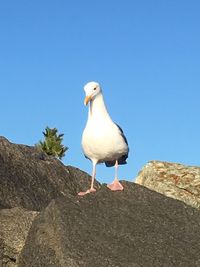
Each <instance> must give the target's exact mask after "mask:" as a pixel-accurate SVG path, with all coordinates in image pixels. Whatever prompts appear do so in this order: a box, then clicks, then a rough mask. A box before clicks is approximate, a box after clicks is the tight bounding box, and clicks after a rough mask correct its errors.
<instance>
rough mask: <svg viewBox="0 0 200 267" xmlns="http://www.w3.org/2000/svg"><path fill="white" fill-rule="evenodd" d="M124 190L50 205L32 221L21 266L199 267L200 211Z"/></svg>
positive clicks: (132, 187) (132, 188)
mask: <svg viewBox="0 0 200 267" xmlns="http://www.w3.org/2000/svg"><path fill="white" fill-rule="evenodd" d="M123 185H124V188H125V190H124V191H123V192H111V191H109V190H108V189H107V188H106V187H102V188H101V189H100V190H99V191H97V193H95V194H90V195H86V196H85V197H83V198H80V197H73V196H70V195H69V196H67V197H62V198H59V199H57V200H53V201H52V202H51V203H50V204H49V206H48V207H47V208H46V209H45V210H44V211H42V212H41V213H40V215H38V216H37V218H36V219H35V221H34V222H33V224H32V227H31V230H30V231H29V234H28V237H27V240H26V244H25V246H24V249H23V251H22V254H21V256H20V261H19V267H27V266H28V267H33V266H34V267H39V266H42V267H83V266H84V267H94V266H95V267H100V266H101V267H107V266H108V267H141V266H144V267H153V266H156V267H172V266H174V267H175V266H176V267H180V266H181V267H186V266H190V267H193V266H197V267H198V266H200V254H199V251H200V242H199V241H200V212H199V211H198V210H197V209H194V208H192V207H190V206H187V205H185V204H184V203H183V202H180V201H177V200H174V199H171V198H167V197H165V196H163V195H161V194H158V193H156V192H154V191H151V190H149V189H147V188H145V187H142V186H140V185H137V184H134V183H130V182H129V183H128V182H123Z"/></svg>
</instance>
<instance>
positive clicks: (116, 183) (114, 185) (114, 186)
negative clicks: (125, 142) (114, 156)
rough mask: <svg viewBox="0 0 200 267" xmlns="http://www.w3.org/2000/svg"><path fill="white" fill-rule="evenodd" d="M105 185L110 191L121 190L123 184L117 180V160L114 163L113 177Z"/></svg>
mask: <svg viewBox="0 0 200 267" xmlns="http://www.w3.org/2000/svg"><path fill="white" fill-rule="evenodd" d="M107 187H108V188H109V189H110V190H112V191H122V190H123V189H124V188H123V185H122V184H121V183H120V182H119V179H118V161H117V160H116V163H115V179H114V181H113V182H112V183H111V184H108V185H107Z"/></svg>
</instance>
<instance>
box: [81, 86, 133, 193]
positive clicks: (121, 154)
mask: <svg viewBox="0 0 200 267" xmlns="http://www.w3.org/2000/svg"><path fill="white" fill-rule="evenodd" d="M84 91H85V95H86V96H85V100H84V104H85V105H88V104H89V112H88V120H87V123H86V127H85V129H84V131H83V135H82V149H83V153H84V155H85V157H86V158H88V159H90V160H91V161H92V165H93V170H92V181H91V186H90V188H89V189H88V190H87V191H85V192H79V193H78V195H79V196H84V195H86V194H88V193H92V192H96V189H95V188H94V180H95V178H96V165H97V164H99V163H105V165H106V166H107V167H112V166H115V178H114V181H113V182H112V183H111V184H108V185H107V187H108V188H109V189H110V190H112V191H121V190H123V186H122V184H121V183H120V182H119V179H118V165H121V164H126V163H127V162H126V159H127V158H128V153H129V147H128V142H127V139H126V137H125V135H124V133H123V131H122V129H121V128H120V126H119V125H117V124H116V123H114V122H113V121H112V119H111V117H110V115H109V114H108V111H107V108H106V106H105V103H104V98H103V93H102V89H101V87H100V85H99V83H97V82H89V83H87V84H86V85H85V86H84Z"/></svg>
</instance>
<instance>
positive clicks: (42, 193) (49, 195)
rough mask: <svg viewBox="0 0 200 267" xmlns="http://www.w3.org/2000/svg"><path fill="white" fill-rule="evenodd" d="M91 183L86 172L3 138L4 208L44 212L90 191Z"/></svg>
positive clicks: (0, 181) (0, 190)
mask: <svg viewBox="0 0 200 267" xmlns="http://www.w3.org/2000/svg"><path fill="white" fill-rule="evenodd" d="M90 179H91V178H90V176H89V175H88V174H86V173H85V172H83V171H81V170H79V169H77V168H74V167H70V166H68V167H66V166H64V165H63V164H62V162H61V161H59V160H57V159H55V158H53V157H49V156H47V155H46V154H44V153H43V152H41V151H39V150H38V149H36V148H35V147H30V146H25V145H17V144H12V143H10V142H9V141H8V140H7V139H5V138H4V137H0V208H12V207H17V206H18V207H23V208H25V209H27V210H36V211H40V210H41V209H43V208H45V207H46V206H47V205H48V204H49V203H50V201H51V200H52V199H54V198H57V197H60V196H67V195H69V194H72V195H76V194H77V192H78V191H80V190H83V189H86V188H88V186H89V184H90ZM96 186H98V185H97V183H96Z"/></svg>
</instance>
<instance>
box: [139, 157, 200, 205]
mask: <svg viewBox="0 0 200 267" xmlns="http://www.w3.org/2000/svg"><path fill="white" fill-rule="evenodd" d="M136 183H138V184H140V185H144V186H146V187H148V188H149V189H151V190H155V191H157V192H159V193H161V194H164V195H166V196H168V197H172V198H175V199H178V200H181V201H183V202H185V203H186V204H188V205H191V206H192V207H195V208H199V209H200V167H191V166H185V165H182V164H177V163H169V162H162V161H150V162H149V163H147V164H146V165H145V166H144V167H143V169H142V170H141V171H140V173H139V175H138V176H137V178H136Z"/></svg>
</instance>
